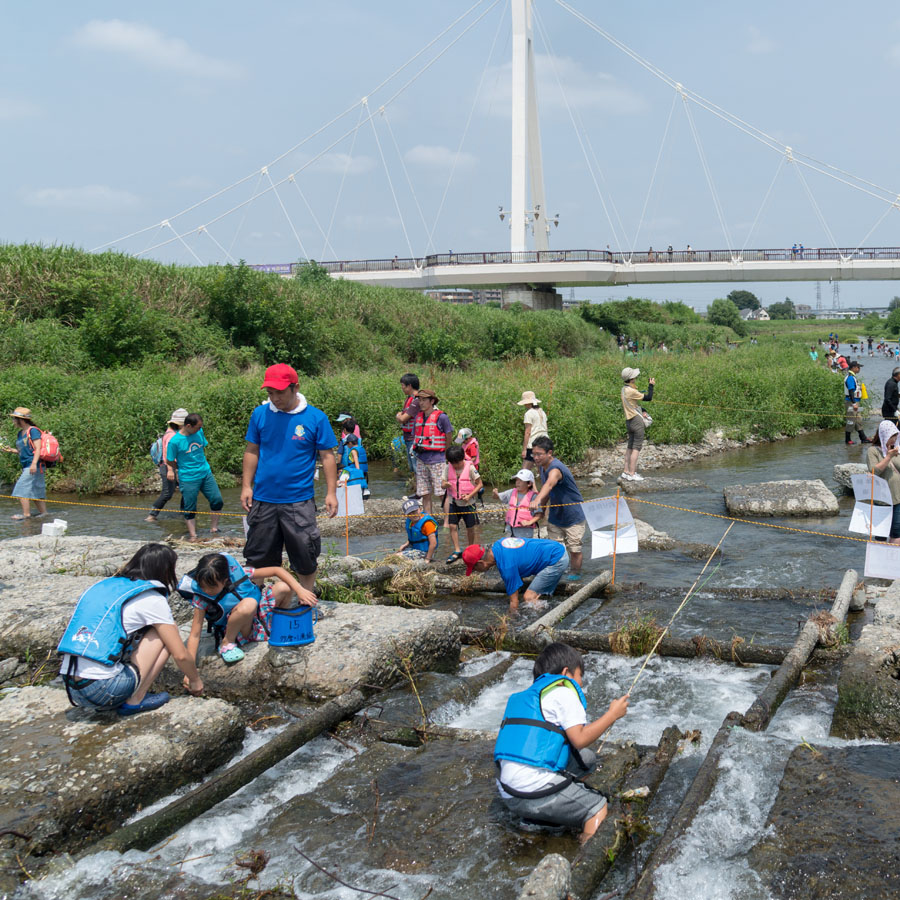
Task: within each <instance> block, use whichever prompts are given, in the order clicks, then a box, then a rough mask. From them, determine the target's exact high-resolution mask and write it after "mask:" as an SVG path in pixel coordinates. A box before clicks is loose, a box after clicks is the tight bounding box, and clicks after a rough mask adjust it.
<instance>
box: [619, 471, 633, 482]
mask: <svg viewBox="0 0 900 900" xmlns="http://www.w3.org/2000/svg"><path fill="white" fill-rule="evenodd" d="M632 480H633V479H632V477H631V476H630V475H629V474H628V473H627V472H623V473H622V474H621V475H620V476H619V481H632Z"/></svg>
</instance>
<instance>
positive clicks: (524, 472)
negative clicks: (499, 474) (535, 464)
mask: <svg viewBox="0 0 900 900" xmlns="http://www.w3.org/2000/svg"><path fill="white" fill-rule="evenodd" d="M516 478H520V479H521V480H522V481H530V482H531V483H532V484H534V472H532V471H531V469H519V471H518V472H516V474H515V475H513V477H512V479H511V480H515V479H516Z"/></svg>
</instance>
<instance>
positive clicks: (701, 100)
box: [556, 0, 898, 203]
mask: <svg viewBox="0 0 900 900" xmlns="http://www.w3.org/2000/svg"><path fill="white" fill-rule="evenodd" d="M556 3H557V5H558V6H561V7H562V8H563V9H565V10H566V11H567V12H569V13H571V14H572V15H573V16H574V17H575V18H576V19H578V20H579V21H580V22H582V23H583V24H584V25H587V27H588V28H590V29H591V30H592V31H595V32H596V33H597V34H599V35H600V36H601V37H602V38H604V40H606V41H608V42H609V43H610V44H612V45H613V46H614V47H616V48H617V49H618V50H621V51H622V52H623V53H624V54H625V55H626V56H628V57H630V58H631V59H633V60H634V61H635V62H636V63H638V65H640V66H642V67H643V68H644V69H646V70H647V71H648V72H650V73H651V74H652V75H654V76H655V77H657V78H658V79H660V80H661V81H663V82H664V83H665V84H668V85H669V86H670V87H673V88H674V87H676V86H677V84H678V82H677V81H676V80H675V79H674V78H672V77H671V76H670V75H667V74H666V73H665V72H664V71H663V70H662V69H660V68H658V67H657V66H655V65H654V64H653V63H651V62H650V61H649V60H646V59H644V58H643V57H642V56H641V55H640V54H638V53H637V52H636V51H634V50H632V49H631V48H630V47H629V46H628V45H627V44H625V43H623V42H622V41H620V40H619V39H618V38H616V37H614V36H613V35H612V34H610V33H609V32H608V31H605V30H604V29H603V28H601V27H600V26H599V25H598V24H597V23H596V22H593V21H592V20H591V19H589V18H588V17H587V16H586V15H585V14H584V13H582V12H580V11H579V10H577V9H575V8H574V7H573V6H571V5H570V4H569V3H567V2H566V0H556ZM683 90H684V93H685V95H686V96H687V98H688V99H689V100H691V101H692V102H693V103H696V104H697V105H698V106H700V107H702V108H703V109H705V110H707V112H711V113H712V114H713V115H715V116H717V117H718V118H720V119H722V120H723V121H724V122H727V123H728V124H729V125H732V126H733V127H734V128H737V129H738V130H739V131H743V132H744V133H745V134H747V135H748V136H750V137H752V138H753V139H754V140H756V141H759V142H760V143H762V144H764V145H765V146H767V147H769V149H771V150H775V151H777V152H779V153H784V152H786V151H787V150H788V146H787V145H786V144H784V143H782V142H781V141H779V140H778V139H777V138H775V137H773V136H772V135H770V134H767V133H766V132H764V131H763V130H762V129H760V128H757V127H756V126H755V125H751V124H750V123H749V122H746V121H745V120H743V119H741V118H740V117H739V116H737V115H735V114H734V113H731V112H728V110H726V109H723V108H722V107H720V106H718V105H717V104H716V103H713V101H711V100H707V99H706V98H705V97H703V96H702V95H700V94H697V93H696V92H695V91H690V90H687V89H683ZM794 156H795V160H794V161H795V162H797V163H798V164H799V165H802V166H805V167H806V168H808V169H812V170H813V171H816V172H819V173H820V174H822V175H826V176H827V177H829V178H832V179H834V180H835V181H838V182H840V183H842V184H845V185H847V186H848V187H852V188H854V189H855V190H858V191H861V192H862V193H864V194H868V195H869V196H871V197H874V198H876V199H878V200H881V201H882V202H886V203H893V202H894V200H895V198H896V196H897V193H898V192H897V191H894V190H891V189H889V188H886V187H883V186H881V185H879V184H877V183H875V182H873V181H869V180H867V179H865V178H863V177H861V176H859V175H854V174H853V173H852V172H847V171H846V170H844V169H841V168H840V167H838V166H834V165H832V164H831V163H827V162H824V161H823V160H820V159H817V158H816V157H814V156H810V155H809V154H807V153H797V152H796V151H794ZM798 157H802V159H801V158H798ZM807 160H808V161H807ZM819 166H822V167H824V168H818V167H819ZM826 170H828V171H826ZM840 176H843V177H840ZM846 179H852V181H848V180H846ZM853 182H858V183H856V184H855V183H853ZM861 185H866V186H867V187H869V188H874V190H875V191H881V192H882V193H883V194H888V195H889V198H886V197H883V196H879V195H878V194H876V193H874V191H871V190H867V189H866V187H861Z"/></svg>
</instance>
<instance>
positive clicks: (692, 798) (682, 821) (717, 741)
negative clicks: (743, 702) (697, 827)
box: [627, 712, 741, 900]
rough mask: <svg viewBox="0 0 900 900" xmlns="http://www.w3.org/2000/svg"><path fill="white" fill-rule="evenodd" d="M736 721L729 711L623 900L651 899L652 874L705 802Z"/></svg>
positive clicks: (714, 782) (666, 858)
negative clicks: (660, 836)
mask: <svg viewBox="0 0 900 900" xmlns="http://www.w3.org/2000/svg"><path fill="white" fill-rule="evenodd" d="M740 721H741V714H740V713H738V712H730V713H728V715H727V716H725V721H724V722H722V725H721V727H720V728H719V730H718V731H717V732H716V736H715V737H714V738H713V742H712V744H711V745H710V748H709V752H708V753H707V754H706V759H704V760H703V764H702V765H701V766H700V769H699V771H698V772H697V775H696V777H695V778H694V780H693V782H692V783H691V786H690V787H689V788H688V790H687V793H686V794H685V795H684V799H683V800H682V801H681V806H679V807H678V809H677V811H676V812H675V815H674V816H673V817H672V821H671V822H669V826H668V828H666V830H665V832H664V833H663V836H662V838H661V839H660V841H659V843H658V844H657V845H656V848H655V849H654V850H653V852H652V853H651V854H650V858H649V859H648V860H647V862H646V863H644V867H643V869H642V870H641V874H640V876H639V877H638V879H637V881H636V882H635V883H634V885H633V887H632V888H631V890H630V891H629V893H628V894H627V900H650V898H652V897H653V875H654V873H655V872H656V870H657V869H658V868H659V867H660V866H661V865H662V864H663V863H665V862H668V861H669V860H670V859H671V858H672V856H673V855H674V851H673V845H674V844H675V841H676V840H677V839H678V838H679V837H681V835H683V834H684V833H685V832H686V831H687V829H688V828H689V827H690V825H691V823H692V822H693V821H694V816H696V815H697V810H698V809H700V807H701V806H702V805H703V804H704V803H705V802H706V801H707V800H708V799H709V796H710V794H711V793H712V790H713V788H714V787H715V786H716V782H717V780H718V778H719V763H720V762H721V759H722V753H723V752H724V750H725V745H726V744H727V743H728V737H729V735H730V734H731V731H732V729H733V728H734V727H735V726H737V725H738V724H740Z"/></svg>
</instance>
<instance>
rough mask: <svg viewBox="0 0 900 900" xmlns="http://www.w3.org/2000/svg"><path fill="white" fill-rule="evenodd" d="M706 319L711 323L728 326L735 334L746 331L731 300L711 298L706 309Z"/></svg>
mask: <svg viewBox="0 0 900 900" xmlns="http://www.w3.org/2000/svg"><path fill="white" fill-rule="evenodd" d="M706 321H707V322H710V323H711V324H712V325H726V326H727V327H728V328H730V329H732V331H734V333H735V334H741V335H743V334H746V333H747V328H746V326H745V325H744V322H743V320H742V319H741V314H740V313H739V312H738V308H737V307H736V306H735V305H734V303H732V302H731V300H724V299H722V298H719V299H718V300H713V302H712V303H710V305H709V309H707V311H706Z"/></svg>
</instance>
